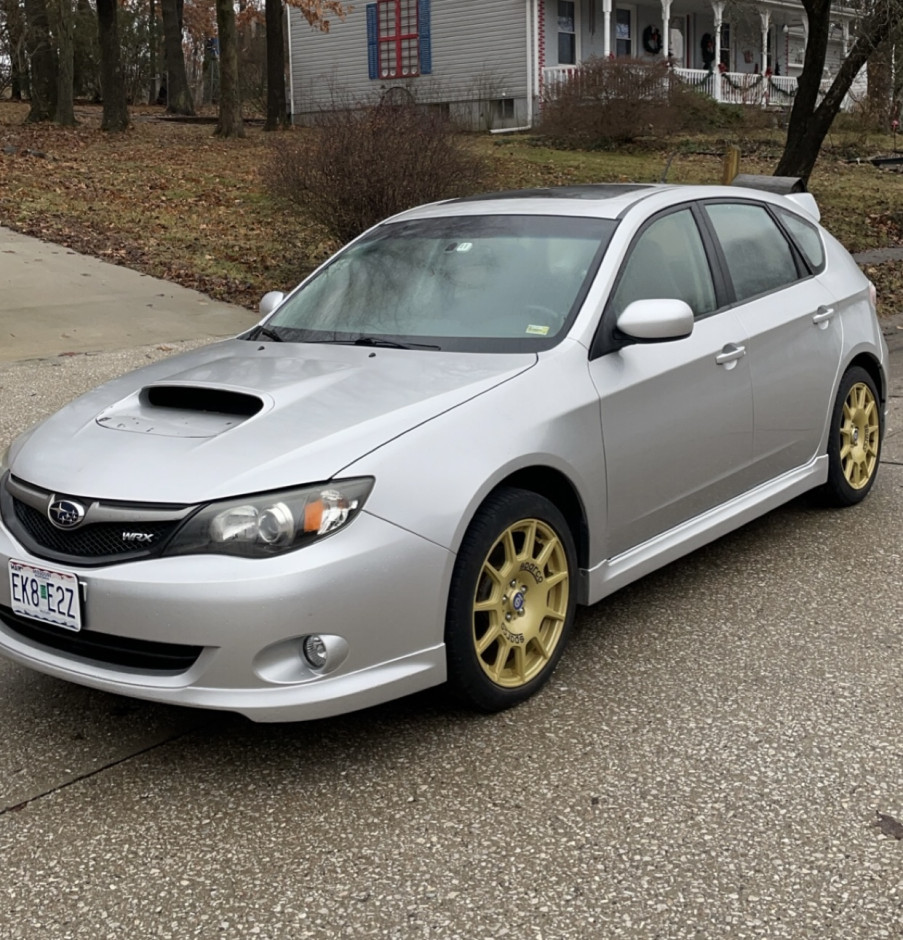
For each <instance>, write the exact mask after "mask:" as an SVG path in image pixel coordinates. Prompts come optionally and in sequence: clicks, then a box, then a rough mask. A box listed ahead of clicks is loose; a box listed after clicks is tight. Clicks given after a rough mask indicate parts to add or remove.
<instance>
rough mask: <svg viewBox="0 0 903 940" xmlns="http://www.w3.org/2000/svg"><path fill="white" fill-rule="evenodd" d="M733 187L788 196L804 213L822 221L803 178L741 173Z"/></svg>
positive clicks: (734, 180) (813, 198)
mask: <svg viewBox="0 0 903 940" xmlns="http://www.w3.org/2000/svg"><path fill="white" fill-rule="evenodd" d="M731 185H732V186H745V187H746V188H747V189H761V190H763V191H764V192H768V193H777V194H778V195H779V196H786V197H787V198H788V199H789V200H790V201H791V202H792V203H794V204H795V205H797V206H799V208H800V209H802V210H803V212H805V213H807V214H808V215H811V216H812V218H813V219H815V221H816V222H818V221H819V220H820V219H821V212H820V211H819V208H818V203H816V201H815V197H814V196H813V195H812V193H809V192H806V183H805V181H804V180H803V178H802V177H801V176H766V175H764V174H758V173H739V174H738V175H737V176H735V177H734V179H733V181H732V183H731Z"/></svg>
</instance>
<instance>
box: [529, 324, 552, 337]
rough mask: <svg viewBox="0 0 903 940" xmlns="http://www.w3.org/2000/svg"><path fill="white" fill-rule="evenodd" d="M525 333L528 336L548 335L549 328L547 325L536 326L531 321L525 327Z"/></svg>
mask: <svg viewBox="0 0 903 940" xmlns="http://www.w3.org/2000/svg"><path fill="white" fill-rule="evenodd" d="M527 333H528V334H529V335H530V336H548V335H549V328H548V327H547V326H537V325H536V324H535V323H531V324H530V325H529V326H528V327H527Z"/></svg>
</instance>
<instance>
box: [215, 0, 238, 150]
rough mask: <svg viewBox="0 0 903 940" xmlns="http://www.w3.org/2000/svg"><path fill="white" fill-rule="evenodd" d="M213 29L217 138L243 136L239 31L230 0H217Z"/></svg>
mask: <svg viewBox="0 0 903 940" xmlns="http://www.w3.org/2000/svg"><path fill="white" fill-rule="evenodd" d="M216 28H217V32H218V33H219V67H220V73H219V121H218V122H217V125H216V131H215V133H216V134H217V135H218V136H219V137H244V136H245V125H244V122H243V121H242V119H241V88H240V87H239V83H238V31H237V29H236V27H235V7H234V6H233V5H232V0H216Z"/></svg>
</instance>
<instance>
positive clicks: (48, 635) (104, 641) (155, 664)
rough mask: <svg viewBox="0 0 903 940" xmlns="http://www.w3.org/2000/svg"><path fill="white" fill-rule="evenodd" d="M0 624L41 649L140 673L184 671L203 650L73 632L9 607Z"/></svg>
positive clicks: (2, 611)
mask: <svg viewBox="0 0 903 940" xmlns="http://www.w3.org/2000/svg"><path fill="white" fill-rule="evenodd" d="M0 621H3V623H4V624H5V625H6V627H7V628H8V629H10V630H11V631H12V632H13V633H15V634H16V635H17V636H20V637H22V638H23V639H25V640H28V641H30V642H32V643H37V644H38V645H40V646H43V647H46V648H49V649H52V650H57V651H59V652H62V653H71V654H74V655H75V656H81V657H83V658H84V659H89V660H91V661H93V662H96V663H104V664H106V665H113V666H127V667H130V668H133V669H140V670H142V671H143V672H161V673H162V672H185V670H186V669H190V668H191V667H192V666H193V665H194V664H195V663H196V662H197V659H198V657H199V656H200V655H201V653H202V652H203V650H204V647H203V646H188V645H186V644H183V643H155V642H153V641H151V640H134V639H132V638H131V637H124V636H113V635H112V634H109V633H93V632H92V631H90V630H81V631H80V632H78V633H72V632H71V631H68V630H61V629H59V628H58V627H53V626H51V625H50V624H44V623H40V622H39V621H37V620H29V619H28V618H26V617H20V616H19V615H18V614H14V613H13V612H12V610H10V608H9V607H0Z"/></svg>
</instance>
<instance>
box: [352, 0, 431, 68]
mask: <svg viewBox="0 0 903 940" xmlns="http://www.w3.org/2000/svg"><path fill="white" fill-rule="evenodd" d="M367 64H368V69H369V73H370V78H376V79H389V78H414V77H416V76H417V75H429V74H430V72H432V50H431V48H430V0H377V2H376V3H368V4H367Z"/></svg>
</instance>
